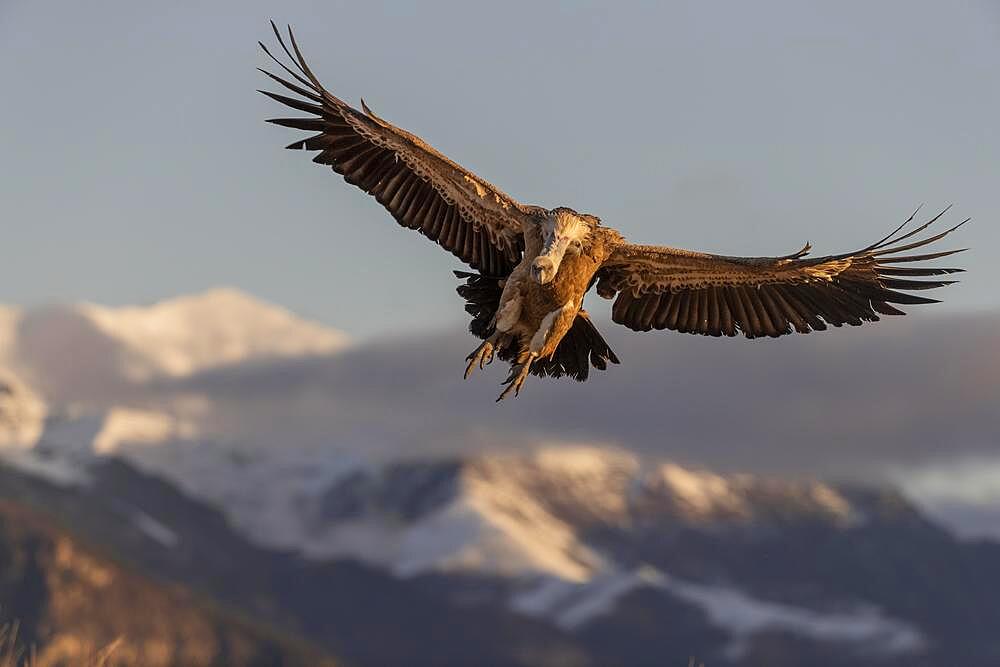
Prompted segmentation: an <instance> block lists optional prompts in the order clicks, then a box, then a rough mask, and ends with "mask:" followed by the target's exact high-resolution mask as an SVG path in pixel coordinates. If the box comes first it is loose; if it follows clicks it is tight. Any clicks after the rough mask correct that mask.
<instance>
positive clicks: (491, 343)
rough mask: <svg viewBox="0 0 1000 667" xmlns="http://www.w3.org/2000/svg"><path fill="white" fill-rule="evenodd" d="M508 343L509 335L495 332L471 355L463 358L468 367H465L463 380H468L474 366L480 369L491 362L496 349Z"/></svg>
mask: <svg viewBox="0 0 1000 667" xmlns="http://www.w3.org/2000/svg"><path fill="white" fill-rule="evenodd" d="M509 341H510V334H508V333H506V332H504V331H496V332H494V333H493V335H492V336H490V337H489V338H487V339H486V340H484V341H483V342H482V343H481V344H480V345H479V347H477V348H476V349H475V350H473V351H472V354H470V355H469V356H467V357H466V358H465V360H466V361H468V362H469V365H468V366H466V367H465V379H466V380H468V379H469V376H470V375H472V371H474V370H475V369H476V365H477V364H478V365H479V368H480V369H482V367H483V366H485V365H487V364H490V363H492V362H493V355H494V354H496V351H497V349H499V348H501V347H503V346H504V345H506V344H507V343H508V342H509Z"/></svg>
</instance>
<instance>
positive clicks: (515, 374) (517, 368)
mask: <svg viewBox="0 0 1000 667" xmlns="http://www.w3.org/2000/svg"><path fill="white" fill-rule="evenodd" d="M576 310H577V309H576V307H575V305H574V303H573V301H572V300H570V301H567V302H566V304H565V305H563V307H562V308H556V309H555V310H553V311H551V312H550V313H549V314H548V315H546V316H545V317H544V318H542V323H541V325H540V326H539V327H538V331H536V332H535V335H534V336H532V337H531V342H530V343H529V344H528V348H527V349H526V350H522V351H521V354H520V355H518V357H517V363H516V364H514V365H513V366H511V369H510V375H509V376H507V379H506V380H505V381H504V384H506V385H507V388H506V389H504V390H503V393H502V394H500V396H499V397H498V398H497V401H502V400H503V399H505V398H507V396H509V395H510V392H514V396H517V395H518V394H519V393H520V392H521V385H523V384H524V381H525V380H526V379H527V377H528V373H530V372H531V364H532V362H534V361H535V359H537V358H538V357H540V356H542V353H543V352H544V353H545V354H551V353H552V350H555V348H556V346H557V345H558V344H559V340H558V339H560V338H562V337H563V336H564V335H566V331H568V330H569V325H570V324H572V321H573V318H574V317H576ZM553 334H557V335H556V336H553Z"/></svg>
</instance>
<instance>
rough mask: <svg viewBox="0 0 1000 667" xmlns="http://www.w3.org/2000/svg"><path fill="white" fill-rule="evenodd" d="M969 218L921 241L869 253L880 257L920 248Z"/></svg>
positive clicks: (944, 235) (954, 228) (942, 236)
mask: <svg viewBox="0 0 1000 667" xmlns="http://www.w3.org/2000/svg"><path fill="white" fill-rule="evenodd" d="M971 219H972V218H966V219H965V220H963V221H962V222H960V223H958V224H957V225H955V226H954V227H951V228H949V229H946V230H944V231H943V232H941V233H940V234H935V235H934V236H930V237H928V238H926V239H923V240H921V241H914V242H913V243H908V244H906V245H904V246H892V247H887V248H882V249H880V250H878V251H877V252H873V253H871V255H872V256H873V257H881V256H882V255H892V254H895V253H897V252H904V251H906V250H913V249H914V248H920V247H922V246H925V245H928V244H930V243H934V242H935V241H939V240H941V239H943V238H944V237H946V236H948V234H951V233H952V232H953V231H955V230H956V229H958V228H959V227H961V226H962V225H964V224H965V223H967V222H969V220H971ZM879 261H885V260H879Z"/></svg>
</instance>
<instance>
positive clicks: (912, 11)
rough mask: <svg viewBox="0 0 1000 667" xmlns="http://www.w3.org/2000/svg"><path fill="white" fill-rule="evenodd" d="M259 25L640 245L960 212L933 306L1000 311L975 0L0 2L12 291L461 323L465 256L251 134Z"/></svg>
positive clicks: (266, 109)
mask: <svg viewBox="0 0 1000 667" xmlns="http://www.w3.org/2000/svg"><path fill="white" fill-rule="evenodd" d="M271 17H273V18H275V19H276V20H277V21H279V22H289V23H292V24H293V25H294V26H295V27H296V30H297V33H298V37H299V41H300V44H301V46H302V47H303V50H304V51H305V54H306V56H307V58H308V59H309V61H310V63H311V65H312V67H313V69H314V70H315V71H316V73H317V74H318V75H319V77H320V78H321V79H322V80H323V81H324V82H325V84H326V85H327V86H328V87H329V88H330V89H331V90H332V91H334V92H335V93H336V94H337V95H339V96H340V97H342V98H345V99H347V100H350V101H352V102H355V103H357V100H358V98H359V96H361V95H363V96H364V97H365V100H366V101H367V102H369V104H370V105H371V106H372V107H373V108H374V109H375V110H376V111H377V112H379V113H380V115H382V116H384V117H386V118H388V119H389V120H391V121H393V122H395V123H396V124H398V125H401V126H402V127H405V128H407V129H409V130H411V131H413V132H415V133H417V134H419V135H420V136H422V137H424V138H425V139H426V140H427V141H429V142H430V143H432V144H433V145H435V146H436V147H437V148H439V149H440V150H442V151H443V152H445V153H446V154H447V155H449V156H451V157H452V158H453V159H455V160H457V161H458V162H460V163H461V164H463V165H464V166H466V167H468V168H470V169H472V170H474V171H476V172H477V173H478V174H480V175H481V176H483V177H484V178H487V179H489V180H491V181H493V182H494V183H496V184H497V185H498V186H500V187H501V188H502V189H504V190H505V191H507V192H508V193H510V194H511V195H512V196H514V197H516V198H517V199H519V200H520V201H523V202H525V203H534V204H541V205H545V206H557V205H568V206H571V207H573V208H575V209H577V210H581V211H586V212H590V213H593V214H595V215H598V216H600V217H601V218H602V219H603V220H604V221H605V223H607V224H609V225H612V226H615V227H617V228H618V229H620V230H621V231H622V232H623V233H625V235H626V236H627V237H629V238H631V239H632V240H635V241H641V242H651V243H664V244H670V245H677V246H682V247H689V248H693V249H699V250H708V251H716V252H724V253H726V254H745V255H754V254H784V253H787V252H791V251H793V250H796V249H797V248H798V247H799V246H801V245H802V244H803V243H804V242H805V241H806V240H810V241H812V242H813V244H814V246H815V248H816V250H817V251H818V252H821V253H825V252H834V251H843V250H849V249H854V248H858V247H861V246H863V245H866V244H867V243H868V242H870V241H872V240H874V239H876V238H879V237H881V236H882V235H883V234H884V233H885V232H887V231H888V230H889V229H890V228H891V227H893V226H895V224H896V223H897V222H898V221H901V220H902V219H903V218H905V217H906V216H907V215H908V214H909V213H910V212H911V210H912V209H913V208H915V207H916V205H917V204H920V203H921V202H923V203H925V204H926V209H925V210H926V212H927V213H933V212H936V210H938V209H940V208H943V207H944V206H945V205H947V204H949V203H954V204H955V209H954V212H953V214H951V215H952V219H953V220H954V221H955V222H957V221H958V220H960V219H961V218H963V217H966V216H972V217H973V218H974V220H975V222H974V224H973V225H971V226H968V227H967V228H964V229H963V230H962V232H961V233H960V236H958V237H957V238H956V240H955V241H954V245H956V246H972V247H973V250H972V251H971V252H969V253H966V254H965V255H961V256H960V259H959V260H957V261H958V262H960V263H961V264H962V265H963V266H965V267H967V268H968V269H969V270H970V272H969V273H968V274H967V275H966V276H964V282H963V284H962V285H959V286H955V287H952V288H950V289H949V290H947V291H945V292H943V293H941V294H942V297H943V298H944V299H945V300H946V304H944V305H943V306H939V307H937V308H938V309H960V310H983V309H996V308H997V307H1000V294H998V293H997V291H996V290H995V289H993V288H994V286H995V284H996V278H995V276H994V274H993V271H994V270H995V269H994V266H995V262H994V261H993V257H992V254H991V249H992V248H995V247H998V246H1000V159H998V158H1000V121H998V120H997V119H1000V85H998V83H997V82H998V78H997V77H998V72H1000V4H997V3H996V2H990V1H987V0H984V1H982V2H949V3H942V2H904V1H898V2H878V3H870V2H838V3H823V4H822V5H820V4H818V3H803V2H771V1H768V2H754V3H736V2H732V3H706V2H687V3H676V2H674V3H667V2H657V3H652V2H650V3H637V2H614V3H606V4H602V3H584V2H572V3H570V2H565V3H555V2H523V3H517V2H504V3H496V2H491V3H475V2H462V3H458V2H455V3H441V2H435V3H431V2H421V3H409V2H407V3H403V2H398V3H376V2H365V3H360V2H332V1H329V0H323V1H315V2H305V1H291V2H280V3H279V2H273V1H272V2H261V1H258V0H252V1H247V0H240V1H238V2H237V1H235V0H225V1H222V0H217V1H215V2H211V3H204V2H193V1H180V0H177V1H173V2H157V3H145V2H136V1H135V0H94V1H92V2H86V3H83V2H67V1H65V0H64V1H63V2H38V1H32V0H0V81H2V82H3V96H2V99H3V103H2V104H0V202H2V203H0V211H2V224H3V232H4V238H3V242H2V243H0V286H2V288H0V302H5V303H19V304H25V305H37V304H41V303H51V302H68V301H78V300H89V301H96V302H101V303H107V304H112V305H114V304H128V303H150V302H152V301H155V300H158V299H161V298H164V297H169V296H174V295H177V294H180V293H185V292H192V291H198V290H202V289H206V288H208V287H212V286H216V285H229V286H234V287H238V288H241V289H244V290H246V291H248V292H251V293H253V294H255V295H257V296H260V297H262V298H265V299H268V300H271V301H274V302H277V303H280V304H282V305H285V306H287V307H289V308H291V309H293V310H295V311H297V312H299V313H302V314H305V315H307V316H310V317H313V318H315V319H318V320H320V321H322V322H325V323H327V324H330V325H332V326H335V327H338V328H341V329H344V330H346V331H347V332H349V333H351V334H353V335H356V336H363V337H364V336H371V335H380V334H386V333H393V334H399V333H401V332H405V331H407V330H409V329H419V330H422V331H426V330H429V329H435V328H439V327H441V326H442V325H445V324H447V325H449V326H451V325H453V324H454V325H456V326H457V325H458V323H459V322H462V321H463V320H464V314H463V312H462V302H461V301H460V299H459V298H458V297H457V296H456V295H455V294H454V286H455V280H454V279H453V278H452V276H451V269H453V268H461V267H460V265H459V264H458V263H457V260H455V259H454V258H453V257H452V256H451V255H450V254H447V253H445V252H444V251H442V250H440V249H439V248H437V247H436V246H435V245H433V244H432V243H431V242H429V241H428V240H426V239H424V238H423V237H420V236H419V235H417V234H415V233H414V232H410V231H407V230H403V229H401V228H399V227H398V226H397V225H396V224H395V222H393V221H392V220H391V218H390V217H389V216H388V214H387V213H385V212H384V211H383V209H382V208H381V207H380V206H379V205H378V204H377V203H376V202H375V201H374V200H372V199H370V198H368V197H367V196H365V195H364V194H362V193H361V192H360V191H358V190H356V189H354V188H352V187H350V186H348V185H346V184H344V183H343V181H342V180H341V179H340V177H339V176H336V175H335V174H333V173H332V172H331V171H329V170H327V169H325V168H321V167H318V166H316V165H313V164H312V163H310V161H309V158H308V156H307V155H306V154H303V153H298V152H291V151H283V150H282V149H281V147H282V146H284V145H285V144H287V143H289V142H290V141H291V140H292V139H293V138H294V137H295V136H296V133H295V132H294V131H291V130H286V129H283V128H276V127H273V126H269V125H267V124H265V123H264V122H263V121H264V119H266V118H269V117H273V116H277V115H282V114H283V113H284V112H283V110H282V109H281V108H280V107H279V105H277V104H276V103H274V102H271V101H269V100H267V99H266V98H264V97H263V96H261V95H259V94H257V93H255V92H254V89H255V88H259V87H264V86H265V85H266V81H265V80H264V77H263V76H262V75H260V74H259V73H257V72H256V71H255V69H254V68H255V67H257V66H262V65H265V64H266V60H265V58H264V57H263V56H262V55H261V54H260V53H259V52H258V51H257V45H256V42H257V40H258V39H262V40H265V41H267V40H270V39H271V38H270V32H269V27H268V23H267V20H268V19H269V18H271ZM591 301H593V303H591V304H590V308H592V309H593V310H595V311H597V312H598V313H599V314H604V313H605V312H606V309H607V306H605V305H603V304H602V303H599V300H597V299H594V298H593V297H591Z"/></svg>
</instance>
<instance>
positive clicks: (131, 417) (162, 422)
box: [92, 408, 196, 455]
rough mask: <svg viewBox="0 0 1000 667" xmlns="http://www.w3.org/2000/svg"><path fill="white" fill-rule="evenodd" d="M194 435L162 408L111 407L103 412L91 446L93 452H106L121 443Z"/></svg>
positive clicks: (156, 441)
mask: <svg viewBox="0 0 1000 667" xmlns="http://www.w3.org/2000/svg"><path fill="white" fill-rule="evenodd" d="M195 435H196V432H195V428H194V427H193V426H192V425H191V424H188V423H186V422H183V421H181V420H179V419H177V418H176V417H174V416H172V415H169V414H166V413H163V412H156V411H153V410H136V409H131V408H112V409H111V410H109V411H108V412H107V414H106V415H105V416H104V422H103V424H102V425H101V430H100V432H98V433H97V435H95V436H94V438H93V445H92V446H93V451H94V452H95V453H96V454H101V455H109V454H114V453H116V452H118V451H119V450H121V449H122V447H123V446H150V445H159V444H163V443H166V442H169V441H171V440H178V439H191V438H193V437H194V436H195Z"/></svg>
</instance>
